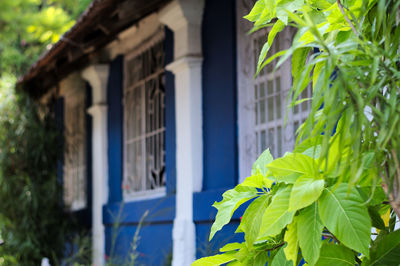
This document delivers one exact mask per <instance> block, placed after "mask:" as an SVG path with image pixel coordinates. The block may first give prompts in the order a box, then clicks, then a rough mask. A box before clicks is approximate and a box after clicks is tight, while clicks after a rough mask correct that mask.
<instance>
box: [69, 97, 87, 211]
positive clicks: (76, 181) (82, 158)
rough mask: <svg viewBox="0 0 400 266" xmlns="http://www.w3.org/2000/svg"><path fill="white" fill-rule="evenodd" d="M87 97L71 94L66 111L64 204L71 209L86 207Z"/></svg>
mask: <svg viewBox="0 0 400 266" xmlns="http://www.w3.org/2000/svg"><path fill="white" fill-rule="evenodd" d="M85 115H86V114H85V97H84V94H83V93H82V92H79V93H76V94H75V95H69V98H68V99H66V112H65V140H66V143H65V144H66V145H65V162H64V204H65V205H66V206H67V208H70V209H71V210H79V209H82V208H85V207H86V204H87V199H86V133H85V126H86V124H85Z"/></svg>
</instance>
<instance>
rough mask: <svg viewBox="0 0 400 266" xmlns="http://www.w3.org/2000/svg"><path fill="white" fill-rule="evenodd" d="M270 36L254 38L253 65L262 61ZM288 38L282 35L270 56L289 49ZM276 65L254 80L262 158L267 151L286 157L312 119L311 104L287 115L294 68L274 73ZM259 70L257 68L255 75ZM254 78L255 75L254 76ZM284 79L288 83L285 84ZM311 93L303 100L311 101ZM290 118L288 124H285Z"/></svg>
mask: <svg viewBox="0 0 400 266" xmlns="http://www.w3.org/2000/svg"><path fill="white" fill-rule="evenodd" d="M267 35H268V33H267V30H261V31H259V32H257V33H255V34H253V35H252V39H253V41H252V42H251V43H252V44H253V46H252V49H253V55H254V58H253V61H254V62H255V64H256V63H257V61H258V56H259V53H260V51H261V48H262V45H263V44H264V42H265V40H266V37H267ZM285 36H286V37H287V36H288V32H284V33H283V34H280V35H278V37H277V38H276V39H275V41H274V44H273V45H272V47H271V49H270V51H269V52H268V55H267V57H268V56H271V55H272V54H274V53H276V52H278V51H279V50H280V49H284V47H285V45H286V44H285V43H284V42H285ZM274 67H275V65H274V63H272V64H270V65H268V66H267V67H266V68H264V70H262V71H261V72H260V74H259V75H258V76H257V77H256V78H255V79H254V80H253V84H254V105H253V106H254V115H255V118H254V131H255V138H256V145H257V147H256V149H255V150H256V151H257V153H258V154H260V153H261V152H262V151H263V150H265V149H266V148H269V149H270V150H271V153H272V154H273V155H274V156H275V157H277V156H282V155H283V153H284V152H286V151H288V150H290V149H292V148H293V146H294V143H295V132H296V130H297V129H298V127H299V126H300V124H301V123H302V122H303V121H304V119H305V118H306V117H307V115H308V110H309V108H310V106H309V105H310V103H309V102H308V101H305V102H303V103H302V104H300V105H299V106H296V107H295V108H294V109H293V110H291V111H290V112H289V113H286V111H287V110H286V106H287V104H288V103H287V95H288V93H289V89H290V82H287V81H288V80H290V79H291V77H290V68H288V67H287V65H286V66H281V67H280V68H279V69H278V70H275V71H273V70H274ZM255 69H256V66H255V67H254V71H255ZM250 76H251V75H250ZM282 79H286V80H285V82H282ZM310 96H311V89H310V88H307V89H305V90H304V91H303V93H302V94H301V95H300V98H301V99H305V98H309V97H310ZM285 114H286V116H287V117H286V118H287V120H286V122H287V123H286V124H285ZM288 132H290V133H288Z"/></svg>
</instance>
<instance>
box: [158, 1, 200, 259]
mask: <svg viewBox="0 0 400 266" xmlns="http://www.w3.org/2000/svg"><path fill="white" fill-rule="evenodd" d="M203 9H204V0H175V1H173V2H171V3H169V4H168V5H167V6H165V7H164V8H163V9H162V10H161V11H160V13H159V18H160V21H161V23H164V24H165V25H166V26H168V27H169V28H170V29H171V30H172V31H173V32H174V62H172V63H171V64H169V65H168V66H167V70H169V71H172V72H173V73H174V74H175V114H176V119H175V121H176V201H175V202H176V203H175V204H176V214H175V220H174V227H173V236H172V238H173V255H172V256H173V260H172V265H173V266H187V265H190V264H191V263H192V262H193V260H194V259H195V253H196V230H195V224H194V222H193V192H196V191H201V189H202V183H203V127H202V72H201V71H202V61H203V59H202V48H201V24H202V18H203Z"/></svg>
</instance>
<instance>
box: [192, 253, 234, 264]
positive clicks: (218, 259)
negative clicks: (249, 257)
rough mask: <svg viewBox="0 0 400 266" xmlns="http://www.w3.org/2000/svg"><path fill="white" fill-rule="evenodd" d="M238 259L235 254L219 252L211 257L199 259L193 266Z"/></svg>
mask: <svg viewBox="0 0 400 266" xmlns="http://www.w3.org/2000/svg"><path fill="white" fill-rule="evenodd" d="M233 260H236V258H235V257H234V255H233V254H219V255H214V256H210V257H204V258H201V259H198V260H196V261H194V262H193V263H192V266H215V265H221V264H225V263H228V262H230V261H233Z"/></svg>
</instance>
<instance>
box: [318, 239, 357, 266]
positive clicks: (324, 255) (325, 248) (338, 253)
mask: <svg viewBox="0 0 400 266" xmlns="http://www.w3.org/2000/svg"><path fill="white" fill-rule="evenodd" d="M355 263H356V262H355V258H354V253H353V252H352V251H351V250H350V249H348V248H346V247H345V246H342V245H335V244H328V243H324V244H323V245H322V248H321V254H320V256H319V259H318V261H317V263H316V264H315V265H316V266H350V265H351V266H354V265H355Z"/></svg>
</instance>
